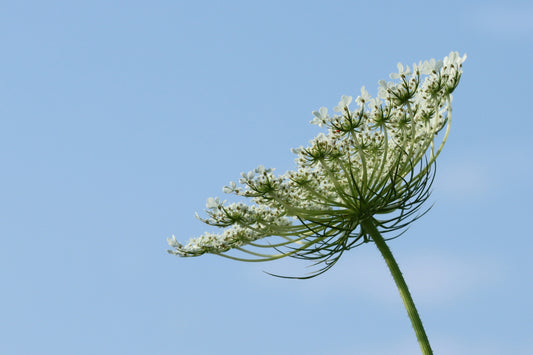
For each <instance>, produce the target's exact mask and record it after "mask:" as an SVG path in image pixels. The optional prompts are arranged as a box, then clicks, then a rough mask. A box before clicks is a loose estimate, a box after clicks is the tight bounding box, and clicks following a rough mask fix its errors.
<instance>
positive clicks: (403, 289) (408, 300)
mask: <svg viewBox="0 0 533 355" xmlns="http://www.w3.org/2000/svg"><path fill="white" fill-rule="evenodd" d="M377 223H378V222H377V221H375V220H374V221H373V220H369V221H363V222H362V226H363V229H364V230H365V231H366V232H367V233H368V234H369V235H370V237H371V238H372V241H373V242H374V243H375V244H376V247H377V248H378V250H379V251H380V252H381V255H382V256H383V259H385V262H386V263H387V266H388V267H389V271H390V273H391V275H392V278H393V279H394V282H395V283H396V287H397V288H398V291H399V292H400V296H401V298H402V302H403V305H404V307H405V309H406V310H407V315H408V316H409V319H410V320H411V325H412V326H413V329H414V330H415V334H416V339H417V340H418V344H419V345H420V349H421V350H422V354H424V355H432V354H433V351H432V350H431V346H430V344H429V340H428V337H427V335H426V331H425V330H424V326H423V325H422V320H421V319H420V315H419V314H418V311H417V310H416V306H415V303H414V301H413V298H412V297H411V293H410V292H409V288H408V287H407V283H406V282H405V279H404V278H403V275H402V272H401V271H400V267H399V266H398V263H396V260H395V259H394V256H393V255H392V252H391V250H390V248H389V246H388V245H387V243H386V242H385V240H384V239H383V237H382V236H381V234H380V233H379V231H378V229H377V228H376V224H377Z"/></svg>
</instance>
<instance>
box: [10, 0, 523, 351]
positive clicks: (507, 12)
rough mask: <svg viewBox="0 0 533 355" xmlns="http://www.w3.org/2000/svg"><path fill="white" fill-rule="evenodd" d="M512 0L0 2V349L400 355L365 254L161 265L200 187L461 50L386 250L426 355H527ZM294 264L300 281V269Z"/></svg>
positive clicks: (407, 339) (208, 188)
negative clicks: (310, 270) (454, 83)
mask: <svg viewBox="0 0 533 355" xmlns="http://www.w3.org/2000/svg"><path fill="white" fill-rule="evenodd" d="M532 19H533V6H532V5H531V3H530V2H529V3H528V2H527V1H524V2H516V1H506V2H503V1H499V2H490V1H489V2H487V1H455V0H452V1H446V2H422V1H420V2H417V1H406V2H399V1H394V2H393V1H268V2H267V1H261V2H259V1H231V0H230V1H150V2H148V1H145V2H143V1H16V2H15V1H4V2H2V4H1V5H0V43H1V53H2V54H1V56H0V68H1V69H0V74H1V75H0V95H1V98H0V169H1V173H0V238H1V242H2V243H1V245H2V247H1V248H0V282H1V285H2V286H1V293H0V353H2V354H17V355H18V354H54V355H61V354H200V355H203V354H232V355H239V354H242V355H248V354H265V355H266V354H346V355H347V354H370V355H378V354H379V355H387V354H400V355H404V354H405V355H409V354H417V353H418V351H419V350H418V344H417V342H416V338H415V336H414V332H413V331H412V329H411V326H410V323H409V320H408V318H407V315H406V312H405V310H404V308H403V306H402V304H401V300H400V297H399V295H398V293H397V291H396V289H395V287H394V284H393V281H392V279H391V277H390V275H389V274H388V270H387V268H386V266H385V264H384V262H383V261H382V259H381V257H380V255H379V254H378V251H377V250H376V249H375V247H374V246H373V245H365V246H363V247H361V248H357V249H354V250H352V251H351V252H350V253H347V254H345V256H344V257H343V259H342V260H341V261H340V262H339V264H338V265H337V266H336V267H334V268H333V269H332V270H331V271H329V272H328V273H326V274H324V275H323V276H322V277H319V278H316V279H312V280H308V281H293V280H280V279H276V278H273V277H270V276H268V275H266V274H264V273H263V272H262V271H263V270H266V271H272V272H282V273H286V274H290V273H299V272H301V271H302V267H303V266H304V265H302V264H301V263H295V262H294V261H278V262H274V263H267V264H247V263H238V262H234V261H230V260H227V259H223V258H220V257H216V256H211V255H207V256H202V257H200V258H190V259H179V258H176V257H173V256H171V255H168V254H167V253H166V249H167V245H166V240H165V239H166V238H167V237H169V236H171V235H172V234H175V235H176V237H177V238H178V239H180V240H183V241H186V240H187V239H188V238H189V237H193V236H198V235H200V234H202V233H203V231H204V230H205V227H204V225H203V224H202V223H201V222H199V221H197V220H196V219H195V218H194V213H195V212H196V211H198V212H202V211H203V209H204V206H205V201H206V199H207V198H208V197H211V196H223V194H222V191H221V188H222V186H223V185H225V184H227V183H228V181H230V180H237V179H238V178H239V174H240V172H241V171H249V170H251V169H253V168H255V167H256V166H258V165H259V164H263V165H265V166H267V167H275V168H277V169H278V171H279V172H283V171H285V170H287V169H291V168H293V159H294V156H293V155H292V154H291V153H290V148H292V147H297V146H299V145H302V144H306V143H307V141H308V140H309V139H311V138H312V137H313V136H315V135H316V134H317V133H318V132H319V131H320V130H319V129H318V128H317V127H316V126H312V125H310V124H309V121H310V120H311V119H312V115H311V112H312V111H313V110H316V109H318V108H319V107H320V106H327V107H329V108H330V110H331V109H332V108H333V107H334V106H335V105H336V104H337V102H338V100H339V98H340V96H341V95H343V94H347V95H353V96H357V95H358V94H359V89H360V87H361V86H362V85H365V86H366V88H367V89H368V90H369V92H370V93H371V94H372V95H375V94H376V91H377V82H378V80H380V79H385V78H387V76H388V74H389V73H391V72H393V71H395V70H396V63H397V62H398V61H401V62H403V63H406V64H411V63H413V62H415V61H416V62H418V61H419V60H424V59H430V58H437V59H439V58H442V57H444V56H445V55H447V54H448V53H449V52H450V51H451V50H457V51H459V52H460V53H464V52H466V53H467V54H468V59H467V61H466V63H465V64H464V75H463V79H462V82H461V84H460V86H459V88H458V89H457V90H456V92H455V93H454V117H453V120H454V121H453V125H452V132H451V135H450V138H449V140H448V143H447V146H446V147H445V149H444V152H443V154H442V155H441V156H440V157H439V162H438V166H437V178H436V181H435V183H434V192H433V195H432V197H431V202H435V206H434V207H433V209H432V210H431V211H430V212H429V213H428V214H427V215H426V216H424V217H423V218H422V219H420V220H419V221H418V222H417V223H415V224H414V225H413V226H412V227H411V229H410V230H409V231H408V232H407V233H406V234H405V235H404V236H402V237H401V238H399V239H396V240H394V241H392V242H390V246H391V248H392V250H393V252H394V253H395V256H396V258H397V260H398V262H399V264H400V267H401V268H402V270H403V272H404V275H405V277H406V280H407V282H408V284H409V285H410V287H411V290H412V293H413V297H414V299H415V302H417V305H418V307H419V311H420V313H421V316H422V320H423V321H424V324H425V326H426V330H427V332H428V335H429V338H430V340H431V343H432V346H433V348H434V349H435V353H436V354H450V355H456V354H459V355H461V354H468V355H472V354H480V355H491V354H494V355H500V354H522V355H525V354H532V353H533V338H532V336H531V335H532V334H533V310H532V309H533V307H532V305H531V299H533V286H532V282H531V280H532V277H533V275H532V270H533V258H532V257H531V253H532V249H533V238H532V236H533V235H532V232H531V227H530V224H529V223H530V222H531V220H532V218H531V213H532V210H533V209H532V207H531V200H532V197H533V196H532V195H533V194H532V189H531V181H532V180H533V166H532V165H533V164H532V158H531V157H532V156H533V144H532V142H531V132H532V129H533V123H532V122H533V118H532V116H531V109H530V107H531V100H532V96H531V94H532V92H531V82H532V79H533V69H532V65H531V63H533V25H532V23H533V20H532ZM304 271H305V270H304Z"/></svg>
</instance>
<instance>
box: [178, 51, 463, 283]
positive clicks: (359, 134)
mask: <svg viewBox="0 0 533 355" xmlns="http://www.w3.org/2000/svg"><path fill="white" fill-rule="evenodd" d="M465 59H466V55H465V56H463V57H459V55H458V53H457V52H452V53H450V55H449V56H448V57H446V58H444V60H443V61H435V60H431V61H426V62H424V63H421V62H420V63H418V64H413V66H412V68H409V66H405V67H404V66H403V65H401V64H398V73H393V74H391V76H390V77H391V78H392V79H395V80H396V81H395V82H385V81H383V80H382V81H380V82H379V89H378V98H371V97H370V95H368V92H367V91H366V90H365V89H364V87H363V88H362V89H361V96H359V97H357V98H356V100H355V102H356V107H350V103H351V102H352V98H351V97H348V96H343V97H342V99H341V101H340V102H339V105H338V106H337V107H336V108H335V111H336V112H338V114H334V115H333V116H330V115H328V110H327V109H326V108H324V107H322V108H320V109H319V110H318V111H315V112H313V115H314V119H313V120H312V121H311V123H313V124H317V125H319V126H321V127H322V126H325V127H327V133H326V134H324V133H320V134H319V135H318V136H317V137H315V138H314V139H313V140H311V141H310V145H309V146H308V147H305V148H304V147H300V148H297V149H294V150H293V152H295V153H296V154H297V156H298V157H297V159H296V163H297V165H298V169H297V170H295V171H288V172H286V173H285V174H282V175H278V176H277V175H274V173H273V170H272V169H265V168H264V167H263V166H260V167H258V168H257V169H255V170H254V171H252V172H249V173H242V174H241V179H240V181H239V182H240V184H241V185H242V187H238V185H237V184H236V183H234V182H231V183H230V185H229V186H225V187H224V188H223V191H224V192H226V193H233V194H236V195H238V196H244V197H247V198H250V199H251V200H252V201H253V203H252V204H250V205H247V204H244V203H232V204H226V203H225V201H220V200H219V199H218V198H216V199H215V198H210V199H209V200H208V203H207V210H206V212H207V218H200V219H201V220H202V221H203V222H205V223H206V224H208V225H211V226H216V227H221V228H224V230H223V232H222V233H221V234H211V233H205V234H204V235H202V236H201V237H199V238H194V239H191V240H190V241H189V242H188V243H187V244H186V245H182V244H180V243H178V242H177V241H176V239H175V238H174V237H172V238H169V239H168V242H169V244H170V246H171V247H172V250H169V253H171V254H174V255H178V256H198V255H202V254H205V253H212V254H217V255H221V256H225V257H228V258H231V259H236V260H243V261H267V260H273V259H279V258H282V257H285V256H291V257H295V258H300V259H305V260H311V261H312V262H313V263H314V264H316V265H321V266H320V267H319V268H317V269H316V270H315V271H314V272H313V273H312V274H310V275H309V276H306V277H313V276H316V275H318V274H320V273H322V272H324V271H326V270H328V269H329V268H330V267H331V266H333V264H334V263H335V262H336V261H337V260H338V259H339V257H340V256H341V255H342V253H343V252H344V251H346V250H348V249H351V248H353V247H355V246H358V245H360V244H362V243H365V242H368V241H373V238H372V233H373V232H375V231H376V230H377V232H378V233H380V234H384V233H391V232H392V233H393V234H392V237H396V236H398V235H399V234H401V233H402V231H404V230H405V227H406V226H408V225H409V223H411V222H412V221H413V220H415V219H417V218H418V217H419V216H420V215H421V214H423V212H424V211H421V206H422V204H423V202H424V201H425V200H426V199H427V198H428V197H429V193H430V190H429V189H430V186H431V183H432V180H433V176H434V175H433V172H434V165H435V159H436V158H437V156H438V155H439V153H440V152H441V150H442V148H443V146H444V143H445V142H446V138H447V136H448V133H449V129H450V122H451V101H452V97H451V93H452V92H453V91H454V89H455V88H456V87H457V85H458V83H459V79H460V77H461V74H462V63H463V61H464V60H465ZM389 235H390V234H389ZM230 250H231V253H228V252H229V251H230ZM269 250H270V251H269ZM236 252H242V253H243V254H244V255H238V254H237V253H236Z"/></svg>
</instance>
